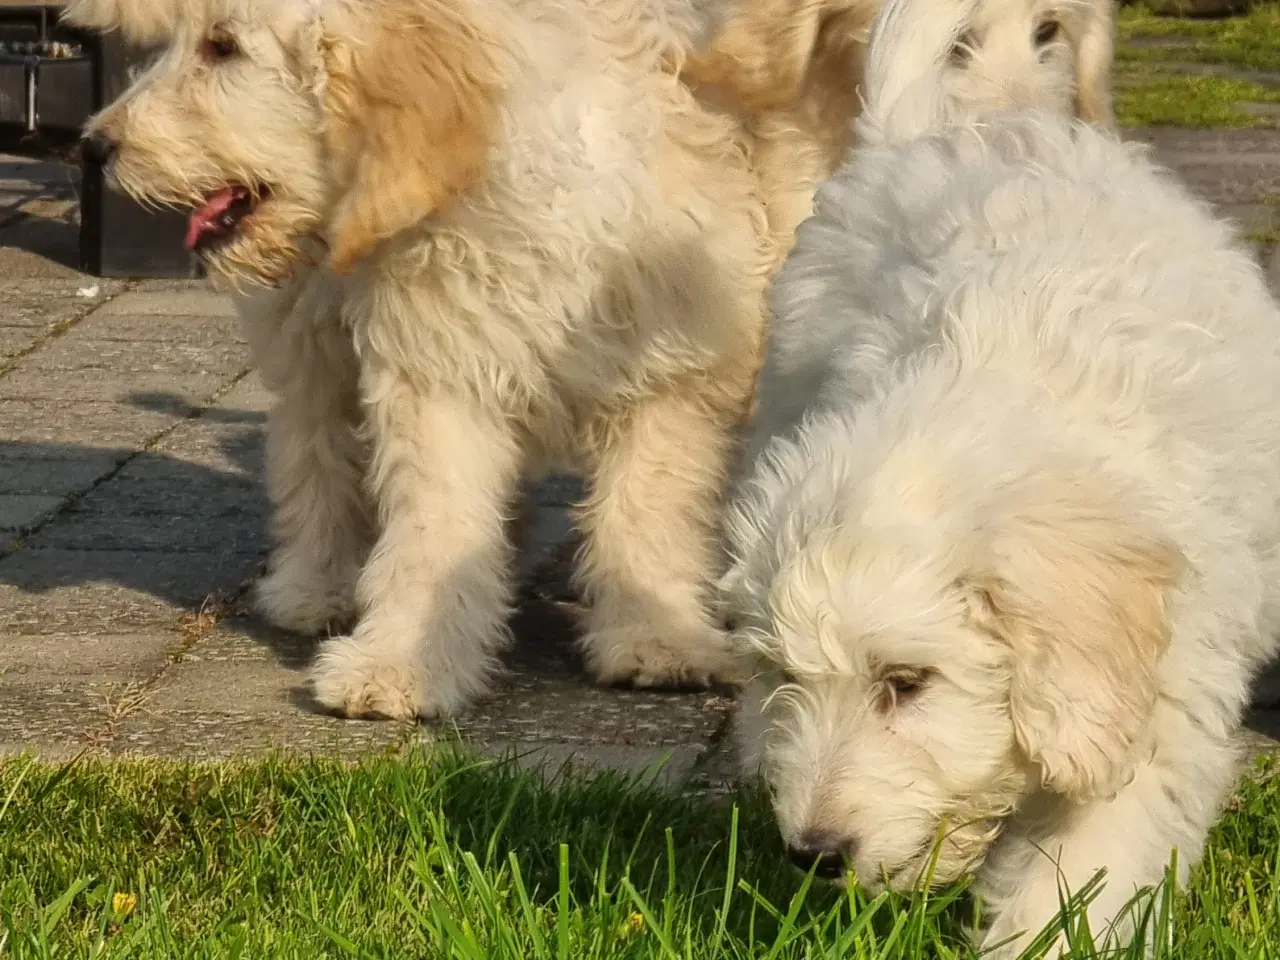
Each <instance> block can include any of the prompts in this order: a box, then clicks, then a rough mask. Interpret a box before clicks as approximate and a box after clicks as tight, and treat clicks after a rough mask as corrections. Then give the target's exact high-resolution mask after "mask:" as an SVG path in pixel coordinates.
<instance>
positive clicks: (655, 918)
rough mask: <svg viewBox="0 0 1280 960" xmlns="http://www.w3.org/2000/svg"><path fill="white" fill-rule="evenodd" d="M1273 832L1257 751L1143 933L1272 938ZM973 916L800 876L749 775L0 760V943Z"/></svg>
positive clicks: (575, 942) (424, 954) (1279, 791)
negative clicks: (657, 777) (723, 789)
mask: <svg viewBox="0 0 1280 960" xmlns="http://www.w3.org/2000/svg"><path fill="white" fill-rule="evenodd" d="M1278 848H1280V777H1278V776H1277V773H1276V770H1275V768H1274V767H1272V766H1270V765H1264V766H1262V767H1260V769H1259V771H1258V774H1257V776H1256V777H1255V778H1253V779H1251V780H1248V781H1246V782H1245V783H1244V784H1243V786H1242V787H1241V789H1240V792H1239V795H1238V796H1237V797H1236V798H1234V799H1233V802H1232V804H1231V810H1230V811H1229V812H1228V813H1227V814H1226V815H1225V817H1224V819H1223V820H1222V822H1221V824H1220V825H1219V826H1218V828H1217V829H1216V831H1215V833H1214V836H1213V839H1212V843H1211V846H1210V849H1209V852H1208V854H1207V856H1206V858H1205V861H1204V864H1203V865H1202V867H1201V868H1200V869H1199V870H1198V871H1197V872H1196V874H1195V879H1194V883H1193V886H1192V889H1191V890H1190V891H1189V892H1188V893H1187V894H1183V895H1178V896H1176V897H1174V896H1172V895H1168V896H1165V895H1161V896H1159V897H1157V898H1156V899H1155V901H1154V904H1152V910H1153V911H1154V914H1155V915H1156V921H1158V920H1159V917H1160V916H1164V917H1167V918H1169V919H1170V922H1172V924H1173V927H1174V939H1173V944H1174V946H1173V950H1172V952H1167V951H1164V950H1162V951H1161V954H1160V955H1161V956H1162V957H1169V958H1175V957H1176V958H1177V960H1209V958H1212V960H1235V958H1241V960H1243V958H1248V960H1255V958H1266V957H1276V956H1280V885H1278V883H1277V881H1278V879H1280V878H1278V877H1277V862H1276V851H1277V849H1278ZM974 919H975V912H974V906H973V904H972V902H971V900H970V899H969V898H968V897H967V896H966V895H965V893H964V890H963V889H962V888H955V889H949V890H946V891H942V892H936V893H934V894H932V895H924V894H920V895H916V896H914V897H901V896H883V897H880V898H878V899H875V900H871V901H868V900H867V899H865V898H864V897H862V896H861V895H860V894H858V893H857V892H856V891H855V892H844V891H839V890H834V889H831V888H828V887H825V886H823V887H815V886H812V885H810V884H809V883H808V881H807V880H806V878H804V877H802V876H800V875H799V874H797V873H795V872H794V871H792V870H791V869H790V868H789V867H788V866H787V865H786V861H785V859H784V858H783V855H782V850H781V849H780V847H779V842H778V840H777V833H776V828H775V827H774V825H773V822H772V819H771V817H770V814H769V810H768V807H767V804H766V802H765V801H764V799H763V798H762V797H760V796H758V795H756V794H753V793H742V794H738V795H735V796H731V797H727V798H720V799H709V798H706V797H702V796H699V795H696V794H693V793H690V792H681V791H678V790H670V789H663V788H660V787H658V786H655V785H653V784H652V783H645V782H641V781H638V780H631V779H626V778H622V777H618V776H613V775H597V776H594V777H586V776H581V775H573V774H572V773H570V774H569V775H567V776H566V777H564V778H563V779H562V781H561V782H560V783H559V784H558V785H550V784H548V783H547V782H546V781H544V780H543V779H542V778H540V777H538V776H534V775H531V774H528V773H521V772H518V771H517V770H516V768H515V767H514V766H513V765H511V764H507V763H494V762H490V761H474V760H469V759H466V758H465V757H463V756H461V755H458V754H452V753H451V754H448V755H438V756H436V757H434V758H433V757H430V756H426V755H417V756H414V757H410V758H408V759H400V760H397V759H394V758H389V757H387V758H378V759H371V760H368V761H365V762H363V763H361V764H359V765H357V766H354V767H348V766H343V765H341V764H339V763H337V762H333V761H308V762H289V761H284V760H280V759H267V760H264V761H259V762H254V763H250V764H246V765H238V766H235V765H206V766H191V765H180V764H174V763H155V762H147V763H142V762H112V763H105V762H86V763H81V764H77V765H75V766H73V767H69V768H67V767H64V768H56V767H50V766H42V765H38V764H35V763H32V762H30V761H23V760H20V761H8V762H4V763H2V764H0V956H3V957H6V958H8V957H12V958H14V960H35V958H40V960H51V958H55V957H57V958H62V957H137V958H157V960H159V958H166V960H167V958H170V957H184V958H185V957H191V958H210V960H213V958H218V960H223V958H237V957H244V958H254V960H276V958H295V957H296V958H307V960H313V958H317V957H342V958H348V957H360V958H373V957H379V958H381V957H387V958H390V957H396V958H419V957H421V958H435V957H441V958H444V957H449V958H453V957H457V958H475V960H481V958H486V960H488V958H492V960H540V958H561V960H568V958H573V960H597V958H599V960H605V958H608V960H615V958H617V960H621V958H654V960H657V958H663V960H673V958H677V957H678V958H688V960H730V958H733V960H737V958H748V957H751V958H770V960H772V958H777V960H793V958H801V957H807V958H832V960H834V958H837V957H839V958H842V960H864V958H866V960H870V958H877V960H921V958H940V960H949V958H970V957H972V952H971V951H970V950H969V949H968V947H967V946H966V945H965V940H964V936H963V929H964V927H965V925H966V924H967V923H971V922H972V921H973V920H974ZM1094 955H1095V954H1094V953H1093V952H1092V951H1084V950H1082V951H1080V952H1079V953H1077V954H1075V956H1077V957H1092V956H1094ZM1125 955H1126V954H1107V956H1117V957H1121V956H1125Z"/></svg>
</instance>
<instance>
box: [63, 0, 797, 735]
mask: <svg viewBox="0 0 1280 960" xmlns="http://www.w3.org/2000/svg"><path fill="white" fill-rule="evenodd" d="M72 14H73V15H74V16H78V17H79V18H80V19H81V21H82V22H94V23H96V24H98V25H105V24H109V23H112V22H116V21H118V22H119V24H120V25H121V26H122V27H124V28H125V29H126V30H128V29H131V28H132V29H136V30H137V31H138V32H139V33H143V32H146V33H147V35H148V36H150V37H152V38H153V39H155V38H159V39H162V40H163V41H164V43H165V49H164V50H163V52H162V53H161V54H160V56H159V58H158V59H157V60H156V61H155V63H154V64H153V65H152V66H151V67H150V68H149V69H148V70H147V71H146V72H145V73H144V74H143V75H141V76H140V77H139V78H138V79H137V81H136V83H135V84H134V85H133V87H132V88H131V89H130V90H129V91H128V92H127V93H125V94H124V95H123V96H122V97H121V98H120V99H119V100H118V101H117V102H116V103H114V104H112V105H110V106H109V107H107V108H106V109H105V110H104V111H102V113H101V114H100V115H98V116H97V117H96V118H94V120H93V121H92V122H91V124H90V126H89V130H88V136H87V140H86V143H87V146H88V148H89V149H92V150H94V151H96V152H97V153H98V154H99V155H100V157H101V158H102V159H103V160H105V161H106V164H107V169H108V172H109V174H110V176H111V177H112V178H113V180H114V181H115V182H116V183H117V184H118V185H119V186H120V187H122V188H123V189H124V190H126V191H128V192H129V193H131V194H132V195H134V196H136V197H138V198H141V199H144V200H147V201H151V202H158V203H169V204H174V205H185V206H189V207H191V208H192V209H193V213H192V215H191V219H190V226H189V231H188V243H189V245H190V246H191V248H192V249H194V250H195V251H197V252H198V253H199V254H200V255H201V257H202V258H203V260H204V262H205V263H206V264H207V266H208V267H209V269H210V270H211V271H212V272H213V273H214V274H215V275H219V276H221V277H223V278H225V279H227V280H229V281H230V282H231V283H232V284H234V285H238V286H241V287H244V288H246V289H252V288H253V286H254V285H255V284H259V285H264V286H266V287H267V288H268V289H267V290H265V292H257V293H251V294H249V295H247V296H246V297H244V298H243V299H242V300H241V311H242V313H243V314H244V316H245V317H246V319H247V321H248V324H249V327H250V339H251V342H252V345H253V349H254V354H255V357H256V359H257V361H258V363H259V364H260V366H261V367H262V370H263V375H264V379H265V381H266V383H267V385H268V386H269V387H270V388H271V389H272V390H273V391H274V392H275V393H276V395H277V397H278V398H279V400H278V403H277V404H276V406H275V408H274V409H273V411H272V414H271V421H270V426H269V441H268V459H269V466H268V472H269V483H270V486H271V489H272V494H273V498H274V500H275V505H276V518H275V532H276V536H277V540H278V546H277V548H276V550H275V552H274V554H273V556H272V560H271V569H270V573H269V575H268V577H267V578H266V580H265V581H264V582H263V583H262V584H261V585H260V588H259V595H258V599H259V605H260V608H261V609H262V610H263V611H264V612H265V613H266V615H267V616H268V617H269V618H270V619H272V620H273V621H274V622H276V623H278V624H280V625H282V626H286V627H291V628H295V629H299V630H305V631H314V630H319V629H322V628H323V627H324V626H325V624H326V623H327V622H328V621H330V620H333V619H335V618H337V619H341V618H343V617H345V616H346V615H348V614H351V613H354V614H355V626H354V629H353V630H352V631H351V633H350V634H349V635H346V636H340V637H335V638H332V639H329V640H328V641H326V643H325V644H324V645H323V648H322V651H321V654H320V657H319V661H318V663H317V665H316V666H315V668H314V672H313V679H314V686H315V693H316V696H317V698H318V699H319V701H320V702H321V703H322V704H324V705H325V706H327V707H330V708H333V709H334V710H337V711H339V712H341V713H344V714H346V715H349V716H384V717H396V718H404V717H411V716H414V715H419V716H432V715H437V714H446V713H451V712H454V711H456V710H459V709H461V708H462V707H463V706H465V705H466V704H467V703H468V702H469V701H470V700H471V699H472V698H474V697H476V696H477V695H479V694H481V693H483V692H484V691H485V690H486V689H487V686H488V682H489V679H490V677H491V675H492V673H493V670H494V668H495V666H496V656H497V654H498V652H499V650H500V649H501V647H502V645H503V643H504V641H505V640H506V637H507V633H506V626H505V620H506V616H507V612H508V607H509V604H510V600H511V592H512V591H511V580H510V570H509V567H510V561H511V556H510V552H511V551H510V548H509V545H508V542H507V539H506V537H505V536H504V529H503V526H504V524H503V521H504V519H505V518H506V516H507V514H508V512H509V510H510V507H511V504H512V501H513V500H514V498H515V496H516V493H517V482H518V479H519V478H520V476H521V475H522V474H526V473H537V472H539V471H541V470H545V469H547V468H548V467H550V466H558V467H568V468H570V469H576V470H579V471H582V472H585V473H586V474H587V475H588V476H589V478H590V480H591V494H590V497H589V499H588V501H587V502H586V503H585V504H584V505H583V506H582V508H581V511H580V514H579V519H580V522H581V524H582V526H583V527H584V529H585V532H586V535H587V545H586V548H585V550H584V552H583V554H582V557H581V559H580V564H579V571H578V573H579V578H580V582H581V585H582V588H583V592H584V594H585V597H586V599H587V601H588V604H589V607H588V610H587V613H586V623H585V627H586V634H585V638H584V640H583V646H584V651H585V654H586V659H587V662H588V665H589V667H590V669H591V671H592V673H593V674H594V675H595V676H596V677H597V678H598V679H599V680H601V681H603V682H628V683H634V684H637V685H668V684H676V685H679V684H702V683H706V682H707V681H709V680H712V679H716V678H725V679H727V678H730V677H731V674H730V664H729V663H728V661H727V660H726V645H725V638H724V636H723V634H722V633H721V631H720V630H719V629H718V625H717V624H716V623H715V621H714V620H713V618H712V617H711V616H710V614H709V612H708V610H707V608H706V601H707V599H708V597H707V594H708V591H709V588H710V585H711V583H712V582H713V581H714V579H715V578H716V577H717V576H718V575H719V573H720V570H719V566H718V564H719V557H720V553H719V545H718V543H717V539H716V535H717V532H718V524H719V519H720V509H721V494H722V484H723V482H724V478H725V476H726V472H727V471H728V469H729V466H730V462H731V460H732V456H733V450H734V445H735V431H736V430H737V429H738V427H739V426H740V424H741V421H742V419H743V417H744V414H745V410H746V406H747V403H748V401H749V398H750V395H751V392H752V387H753V382H754V376H755V371H756V367H757V363H758V355H759V349H760V344H761V339H762V336H763V323H764V316H763V311H764V305H763V290H764V285H765V282H766V279H767V276H768V274H769V272H770V271H771V270H772V269H773V268H774V267H775V266H776V265H777V263H778V262H779V261H780V256H779V251H778V249H777V248H776V246H774V245H773V244H772V243H771V242H770V239H769V236H768V230H767V227H766V222H765V221H766V214H765V204H764V201H765V198H764V197H763V196H762V195H761V188H760V185H759V178H758V177H757V176H756V174H755V171H754V169H753V167H752V164H751V158H750V153H749V145H748V144H747V143H746V140H745V138H744V136H743V134H742V131H741V128H740V125H739V124H738V122H737V121H736V120H735V119H734V118H732V117H729V116H726V115H725V114H723V113H719V112H716V111H714V110H711V109H708V108H707V107H705V106H704V105H703V104H701V103H699V102H698V101H697V100H696V99H695V98H694V97H693V95H692V94H691V93H690V92H689V90H688V89H687V88H686V87H685V86H684V85H683V84H682V83H681V80H680V77H679V71H680V68H681V66H682V64H683V61H684V59H685V56H686V53H687V50H688V48H689V46H690V44H691V38H692V36H693V34H694V32H695V30H694V26H693V24H692V22H691V21H690V20H688V19H687V17H690V16H691V11H688V10H686V8H685V7H683V5H681V4H678V3H672V4H670V5H668V6H665V7H664V6H662V5H657V4H650V3H649V2H647V0H310V2H303V0H190V2H186V3H176V2H170V3H168V4H166V3H165V2H164V0H84V2H81V3H80V4H78V5H77V6H76V7H74V8H73V10H72ZM682 17H683V18H686V19H682Z"/></svg>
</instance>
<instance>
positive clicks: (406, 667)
mask: <svg viewBox="0 0 1280 960" xmlns="http://www.w3.org/2000/svg"><path fill="white" fill-rule="evenodd" d="M311 683H312V691H313V693H314V696H315V698H316V700H317V701H318V702H319V703H320V704H321V705H322V706H324V707H325V708H327V709H329V710H332V711H334V712H335V713H338V714H340V715H342V716H344V717H351V718H365V719H373V720H412V719H414V718H415V717H422V718H424V719H430V718H433V717H444V716H450V715H452V714H455V713H458V712H459V711H461V710H462V709H463V708H464V707H465V706H466V705H467V703H468V702H469V701H470V699H471V697H472V696H473V695H475V694H476V693H477V692H478V691H477V690H476V689H475V688H474V686H472V687H471V688H468V686H467V685H466V684H463V683H461V682H460V678H459V677H458V676H457V675H456V674H455V673H454V672H453V671H450V670H448V669H443V670H435V671H428V670H427V669H426V668H425V667H424V666H422V664H421V663H419V662H417V659H416V658H415V657H413V656H412V655H411V654H409V655H406V654H405V653H404V652H402V650H400V649H396V648H394V647H391V646H389V645H379V644H377V643H375V642H370V641H368V640H366V639H359V638H356V637H335V638H333V639H331V640H327V641H325V643H323V644H322V645H321V647H320V654H319V656H318V657H317V658H316V662H315V664H314V666H312V668H311Z"/></svg>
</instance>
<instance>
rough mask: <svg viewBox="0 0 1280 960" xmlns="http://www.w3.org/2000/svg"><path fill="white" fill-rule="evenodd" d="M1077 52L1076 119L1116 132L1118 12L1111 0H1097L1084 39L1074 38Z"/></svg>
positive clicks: (1081, 36) (1080, 37)
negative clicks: (1113, 97)
mask: <svg viewBox="0 0 1280 960" xmlns="http://www.w3.org/2000/svg"><path fill="white" fill-rule="evenodd" d="M1072 43H1073V45H1074V47H1075V52H1076V116H1077V117H1079V118H1080V119H1081V120H1084V121H1085V122H1087V123H1091V124H1093V125H1094V126H1096V127H1098V128H1099V129H1101V130H1108V131H1112V132H1114V131H1115V130H1116V118H1115V113H1114V111H1113V109H1112V104H1111V65H1112V62H1113V61H1114V59H1115V11H1114V9H1113V7H1112V4H1111V0H1094V3H1093V4H1092V6H1091V9H1090V11H1089V18H1088V20H1087V22H1086V26H1085V29H1084V32H1083V33H1082V35H1080V36H1077V37H1072Z"/></svg>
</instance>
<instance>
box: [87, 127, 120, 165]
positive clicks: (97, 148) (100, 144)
mask: <svg viewBox="0 0 1280 960" xmlns="http://www.w3.org/2000/svg"><path fill="white" fill-rule="evenodd" d="M115 152H116V143H115V141H114V140H110V139H108V138H107V137H104V136H103V135H102V134H100V133H91V134H89V136H87V137H85V138H84V139H82V140H81V141H80V156H82V157H84V159H85V160H86V161H88V162H89V163H96V164H97V165H98V166H102V165H103V164H105V163H106V162H107V161H108V160H110V159H111V155H112V154H113V153H115Z"/></svg>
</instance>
